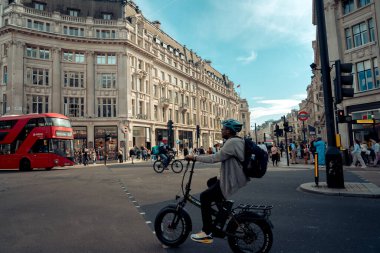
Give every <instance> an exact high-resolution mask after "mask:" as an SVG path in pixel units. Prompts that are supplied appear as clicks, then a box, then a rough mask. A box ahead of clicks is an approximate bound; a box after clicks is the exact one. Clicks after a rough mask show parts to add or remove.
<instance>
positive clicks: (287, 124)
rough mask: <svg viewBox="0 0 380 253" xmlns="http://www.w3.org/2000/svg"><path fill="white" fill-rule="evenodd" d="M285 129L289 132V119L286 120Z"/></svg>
mask: <svg viewBox="0 0 380 253" xmlns="http://www.w3.org/2000/svg"><path fill="white" fill-rule="evenodd" d="M284 131H285V132H289V122H287V121H285V122H284Z"/></svg>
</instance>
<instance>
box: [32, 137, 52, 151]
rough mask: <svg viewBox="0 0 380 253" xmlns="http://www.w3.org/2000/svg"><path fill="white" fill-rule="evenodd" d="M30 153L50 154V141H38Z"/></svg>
mask: <svg viewBox="0 0 380 253" xmlns="http://www.w3.org/2000/svg"><path fill="white" fill-rule="evenodd" d="M29 152H30V153H34V154H35V153H49V142H48V140H43V139H40V140H37V141H36V143H34V145H33V147H32V148H31V149H30V151H29Z"/></svg>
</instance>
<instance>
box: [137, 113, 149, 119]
mask: <svg viewBox="0 0 380 253" xmlns="http://www.w3.org/2000/svg"><path fill="white" fill-rule="evenodd" d="M135 118H136V119H148V115H146V114H137V115H136V116H135Z"/></svg>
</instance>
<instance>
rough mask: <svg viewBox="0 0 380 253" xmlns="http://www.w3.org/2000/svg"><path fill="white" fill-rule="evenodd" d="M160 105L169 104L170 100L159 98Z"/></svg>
mask: <svg viewBox="0 0 380 253" xmlns="http://www.w3.org/2000/svg"><path fill="white" fill-rule="evenodd" d="M160 103H161V104H170V99H169V98H160Z"/></svg>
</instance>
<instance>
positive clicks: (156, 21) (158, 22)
mask: <svg viewBox="0 0 380 253" xmlns="http://www.w3.org/2000/svg"><path fill="white" fill-rule="evenodd" d="M152 24H153V25H154V26H155V27H156V28H157V29H161V22H160V21H158V20H155V21H153V22H152Z"/></svg>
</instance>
